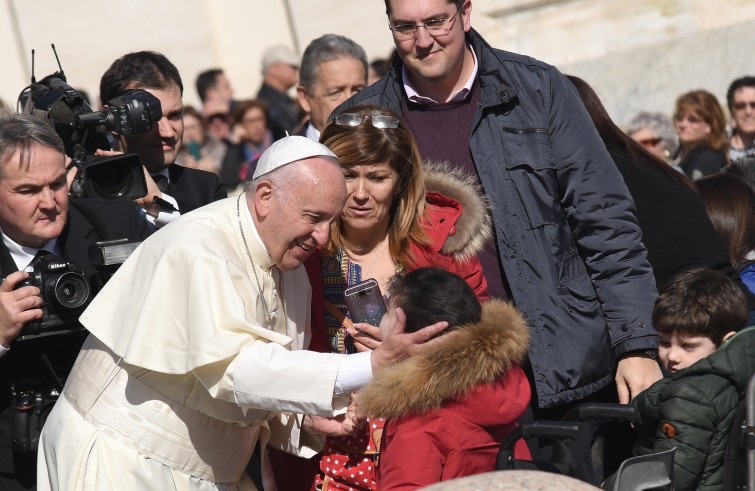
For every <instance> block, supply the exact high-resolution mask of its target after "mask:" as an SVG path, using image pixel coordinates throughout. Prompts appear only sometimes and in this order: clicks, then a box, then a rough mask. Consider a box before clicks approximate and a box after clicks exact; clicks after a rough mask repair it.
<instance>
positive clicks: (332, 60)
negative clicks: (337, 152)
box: [296, 34, 368, 141]
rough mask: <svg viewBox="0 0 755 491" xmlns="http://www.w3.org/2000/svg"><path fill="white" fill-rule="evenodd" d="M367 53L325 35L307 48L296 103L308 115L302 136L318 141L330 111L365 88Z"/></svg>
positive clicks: (345, 40)
mask: <svg viewBox="0 0 755 491" xmlns="http://www.w3.org/2000/svg"><path fill="white" fill-rule="evenodd" d="M367 73H368V65H367V54H366V53H365V52H364V49H362V47H361V46H359V45H358V44H357V43H355V42H354V41H352V40H351V39H349V38H347V37H344V36H339V35H337V34H325V35H324V36H321V37H319V38H317V39H315V40H314V41H312V42H311V43H309V46H307V49H306V50H304V56H302V59H301V68H300V71H299V87H297V89H296V95H297V97H298V98H299V104H301V106H302V108H304V110H305V111H306V112H307V113H308V114H309V123H308V124H307V125H306V127H305V128H304V129H303V130H302V133H300V134H302V135H303V136H306V137H307V138H311V139H312V140H315V141H318V140H319V139H320V132H321V131H322V130H323V128H325V124H326V123H327V122H328V117H329V116H330V113H331V112H333V109H335V108H336V107H338V106H339V105H340V104H341V103H342V102H343V101H345V100H346V99H348V98H349V97H351V96H352V95H354V94H356V93H357V92H359V91H360V90H362V89H363V88H365V86H366V85H367Z"/></svg>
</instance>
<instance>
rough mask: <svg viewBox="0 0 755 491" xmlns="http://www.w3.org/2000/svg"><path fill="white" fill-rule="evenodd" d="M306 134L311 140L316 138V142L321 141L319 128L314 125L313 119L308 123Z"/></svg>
mask: <svg viewBox="0 0 755 491" xmlns="http://www.w3.org/2000/svg"><path fill="white" fill-rule="evenodd" d="M305 136H306V137H307V138H309V139H310V140H314V141H316V142H319V141H320V132H319V131H318V130H317V128H315V127H314V125H313V124H312V122H311V121H310V122H309V123H307V130H306V132H305Z"/></svg>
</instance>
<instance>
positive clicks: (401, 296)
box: [389, 268, 482, 332]
mask: <svg viewBox="0 0 755 491" xmlns="http://www.w3.org/2000/svg"><path fill="white" fill-rule="evenodd" d="M389 293H390V295H391V303H392V306H394V307H401V309H402V310H403V311H404V313H406V332H416V331H418V330H420V329H422V328H423V327H425V326H429V325H431V324H435V323H436V322H440V321H447V322H448V326H449V327H448V329H446V331H450V330H453V329H455V328H456V327H458V326H461V325H464V324H472V323H477V322H480V319H481V318H482V307H481V306H480V302H479V301H478V300H477V296H475V293H474V291H473V290H472V288H471V287H470V286H469V284H467V282H466V281H464V280H463V279H462V278H461V277H459V276H457V275H455V274H454V273H450V272H448V271H446V270H443V269H439V268H419V269H415V270H414V271H411V272H410V273H408V274H407V275H406V276H404V277H401V278H397V279H396V280H395V281H394V283H393V284H392V285H391V287H390V289H389ZM444 332H445V331H444Z"/></svg>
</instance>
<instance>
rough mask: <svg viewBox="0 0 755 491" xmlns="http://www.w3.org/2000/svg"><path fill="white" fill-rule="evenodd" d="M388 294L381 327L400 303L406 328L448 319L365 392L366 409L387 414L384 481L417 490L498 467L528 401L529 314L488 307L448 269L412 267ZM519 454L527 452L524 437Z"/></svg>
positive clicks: (385, 486) (494, 303) (381, 464)
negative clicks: (522, 365) (524, 368)
mask: <svg viewBox="0 0 755 491" xmlns="http://www.w3.org/2000/svg"><path fill="white" fill-rule="evenodd" d="M390 293H391V297H390V306H389V307H390V308H389V309H388V311H389V313H388V314H386V316H385V317H384V318H383V321H382V322H381V329H382V330H383V331H385V330H386V328H387V327H388V326H391V325H393V321H394V319H393V317H394V316H395V315H397V314H396V308H399V309H401V310H402V311H403V313H404V314H405V315H406V331H407V332H413V331H416V330H417V329H419V328H421V327H422V326H426V325H430V324H433V323H435V322H438V321H441V320H445V321H448V322H449V325H450V327H449V328H448V329H447V330H446V331H445V332H444V333H443V334H442V335H441V336H440V337H439V338H438V339H436V340H435V341H433V342H432V343H431V346H428V347H427V349H425V350H423V351H422V352H421V353H420V354H418V355H416V356H414V357H412V358H409V359H407V360H405V361H403V362H401V363H399V364H397V365H396V366H395V367H393V368H392V369H390V370H387V371H385V372H383V373H381V374H380V375H379V376H377V377H376V378H375V380H373V381H372V382H371V383H370V384H368V385H367V386H366V387H364V388H363V389H362V390H361V391H360V392H359V393H358V395H357V400H358V404H359V411H360V413H363V414H365V415H369V416H372V417H384V418H386V419H387V420H386V423H385V427H384V430H383V432H382V438H381V441H380V442H379V445H380V448H379V449H378V452H379V453H378V456H379V457H376V458H375V459H373V460H374V463H375V466H376V470H377V475H378V480H377V484H378V489H379V490H380V491H389V490H410V489H417V488H421V487H423V486H427V485H430V484H432V483H435V482H439V481H444V480H448V479H454V478H457V477H462V476H467V475H471V474H479V473H483V472H490V471H492V470H494V467H495V460H496V456H497V453H498V449H499V447H500V444H501V442H502V441H503V440H504V439H505V437H506V436H507V435H508V434H509V433H510V432H511V431H512V430H513V429H514V428H515V427H516V425H517V421H518V420H519V418H520V417H521V416H522V414H524V411H525V409H526V407H527V406H528V404H529V401H530V387H529V383H528V382H527V378H526V377H525V375H524V372H523V371H522V369H521V368H520V367H519V363H521V362H522V360H523V359H524V357H525V355H526V353H527V343H528V340H529V334H528V330H527V326H526V325H525V322H524V320H523V319H522V317H521V315H520V314H519V313H518V312H517V310H516V309H515V308H514V307H512V306H511V305H510V304H507V303H505V302H502V301H498V300H490V301H488V302H486V303H485V304H483V305H482V306H481V305H480V303H479V302H478V301H477V298H476V297H475V295H474V292H473V291H472V289H471V288H470V287H469V285H467V284H466V282H464V280H462V279H461V278H460V277H458V276H456V275H454V274H452V273H449V272H447V271H444V270H440V269H435V268H421V269H417V270H415V271H412V272H411V273H409V274H407V275H406V276H405V277H403V278H400V279H398V280H397V281H396V282H395V283H394V284H393V286H392V288H391V291H390ZM398 315H401V314H398ZM382 334H383V338H385V336H386V335H388V333H387V332H382ZM516 457H517V458H528V457H529V452H528V450H527V448H526V445H525V444H524V442H523V441H520V442H519V443H518V444H517V447H516Z"/></svg>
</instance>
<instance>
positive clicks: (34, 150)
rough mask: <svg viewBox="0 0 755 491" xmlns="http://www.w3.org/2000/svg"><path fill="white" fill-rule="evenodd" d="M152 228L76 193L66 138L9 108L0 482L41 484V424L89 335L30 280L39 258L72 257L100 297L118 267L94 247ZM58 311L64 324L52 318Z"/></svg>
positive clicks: (3, 141) (127, 207)
mask: <svg viewBox="0 0 755 491" xmlns="http://www.w3.org/2000/svg"><path fill="white" fill-rule="evenodd" d="M153 230H154V228H153V227H152V225H150V224H149V223H147V222H146V221H145V220H143V219H142V217H141V215H140V213H139V209H138V207H137V206H136V205H135V204H134V203H132V202H126V201H104V200H96V199H71V198H69V195H68V182H67V180H66V156H65V154H64V147H63V142H62V141H61V139H60V137H59V136H58V135H57V133H55V131H54V130H53V129H52V127H51V126H50V125H48V124H47V123H46V122H44V121H42V120H41V119H39V118H36V117H33V116H30V115H21V114H8V115H5V116H0V236H1V238H2V240H0V278H2V283H0V489H3V490H15V489H34V486H35V482H36V460H37V440H38V438H39V429H40V428H41V426H42V424H43V423H44V416H45V415H46V414H47V411H48V410H49V409H50V407H51V406H52V404H54V402H55V396H56V395H57V393H58V392H59V391H60V390H62V389H63V384H64V383H65V380H66V376H67V375H68V372H69V371H70V370H71V366H72V365H73V362H74V360H75V359H76V355H77V354H78V352H79V348H81V344H82V342H83V341H84V337H85V336H86V332H85V331H84V330H83V329H82V327H81V325H80V324H79V323H78V322H77V321H76V320H75V319H76V317H77V316H78V314H79V313H80V310H77V309H70V310H69V311H70V312H71V314H72V315H70V316H66V315H65V312H66V309H65V308H58V309H57V310H56V309H55V307H54V306H55V305H56V303H55V300H54V299H55V298H56V296H55V294H54V293H52V292H50V290H49V289H45V290H46V291H45V293H44V295H45V297H46V299H47V304H45V302H44V301H43V299H42V297H41V296H40V295H41V291H40V286H41V285H40V284H39V282H38V281H39V280H36V281H35V282H33V283H29V284H23V283H22V282H24V281H26V280H29V276H30V275H29V272H30V271H32V270H34V269H35V264H37V260H41V261H45V263H47V261H49V260H54V261H55V262H49V263H47V264H49V265H50V266H51V267H53V266H60V265H61V264H62V263H63V261H60V260H64V261H66V262H68V263H71V264H73V265H75V267H77V268H79V271H80V272H81V274H82V275H83V276H84V278H86V280H87V282H88V284H89V285H90V288H89V290H90V295H94V294H95V293H96V292H97V289H98V285H101V284H102V283H104V282H105V281H107V279H108V277H109V276H110V274H109V273H108V272H105V271H100V270H98V269H97V267H96V266H95V265H93V264H92V263H91V260H90V255H89V254H90V247H94V246H96V243H97V242H98V241H105V240H116V239H125V240H127V241H139V240H142V239H144V238H146V237H147V236H148V235H149V234H150V233H151V232H152V231H153ZM42 256H47V257H45V258H42ZM58 271H59V272H60V273H65V274H66V276H62V277H61V280H60V281H61V283H65V281H66V277H68V278H72V279H74V280H75V278H76V275H75V274H74V273H75V271H76V270H70V271H68V269H63V270H60V269H58ZM50 278H51V279H52V280H53V281H54V277H50ZM78 278H80V277H78ZM45 283H47V284H49V282H45ZM71 285H72V283H70V282H69V283H68V286H69V287H71ZM55 290H56V292H61V290H60V289H55ZM77 290H78V291H79V292H80V293H82V292H83V291H84V290H85V289H84V288H83V287H82V286H81V284H80V283H79V285H78V286H77V288H74V289H73V291H74V292H75V291H77ZM68 293H69V294H70V293H71V291H69V292H68ZM57 298H62V297H57ZM69 298H71V299H73V298H75V295H71V297H69ZM43 309H44V310H43ZM55 313H57V314H58V316H59V317H58V319H59V322H52V318H51V317H49V316H48V314H55ZM43 315H45V316H46V318H45V319H44V320H43V321H42V322H40V319H42V317H43ZM30 323H34V324H33V325H31V324H30ZM25 326H27V327H28V328H29V329H25ZM32 327H38V328H39V330H38V331H37V330H36V329H31V328H32ZM37 334H40V335H39V336H37Z"/></svg>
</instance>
